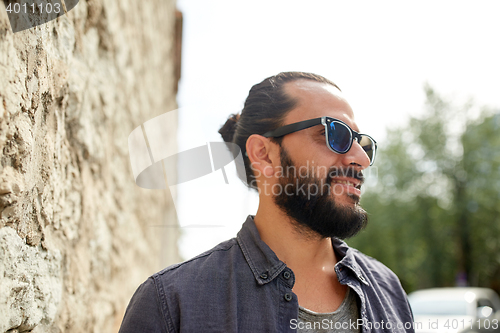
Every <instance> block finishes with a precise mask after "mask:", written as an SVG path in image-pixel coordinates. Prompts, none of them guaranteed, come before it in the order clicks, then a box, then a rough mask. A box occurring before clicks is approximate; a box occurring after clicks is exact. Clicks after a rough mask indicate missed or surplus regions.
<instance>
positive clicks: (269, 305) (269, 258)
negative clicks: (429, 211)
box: [120, 216, 414, 333]
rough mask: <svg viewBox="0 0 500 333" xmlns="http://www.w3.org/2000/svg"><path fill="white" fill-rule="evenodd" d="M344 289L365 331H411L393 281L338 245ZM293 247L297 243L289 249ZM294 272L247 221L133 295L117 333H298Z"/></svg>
mask: <svg viewBox="0 0 500 333" xmlns="http://www.w3.org/2000/svg"><path fill="white" fill-rule="evenodd" d="M332 244H333V246H334V249H335V251H336V252H337V254H338V256H339V258H341V259H340V261H339V262H338V263H337V264H336V266H335V271H336V273H337V277H338V279H339V281H340V283H341V284H346V285H348V286H349V287H350V288H351V289H352V290H353V291H354V292H356V294H357V296H358V298H359V300H360V316H361V318H360V319H358V323H359V325H360V326H361V331H362V332H414V330H413V321H412V319H413V318H412V314H411V310H410V306H409V304H408V300H407V298H406V294H405V292H404V290H403V288H402V287H401V285H400V283H399V280H398V278H397V277H396V275H395V274H394V273H393V272H392V271H391V270H389V269H388V268H387V267H386V266H384V265H383V264H381V263H380V262H378V261H377V260H375V259H373V258H370V257H368V256H366V255H364V254H362V253H360V252H359V251H357V250H355V249H352V248H350V247H348V246H347V245H346V244H345V243H344V242H342V241H341V240H338V239H333V240H332ZM292 245H293V244H292ZM294 283H295V277H294V274H293V272H292V270H291V269H290V268H288V267H287V266H286V264H285V263H284V262H282V261H281V260H279V259H278V257H277V256H276V254H275V253H274V252H273V251H272V250H271V249H270V248H269V247H268V246H267V244H265V243H264V242H263V241H262V240H261V239H260V236H259V233H258V231H257V228H256V226H255V223H254V221H253V217H252V216H249V217H248V219H247V220H246V222H245V223H244V224H243V226H242V228H241V230H240V232H239V233H238V235H237V237H236V238H233V239H230V240H228V241H226V242H223V243H221V244H219V245H217V246H216V247H214V248H213V249H211V250H209V251H207V252H205V253H203V254H201V255H199V256H197V257H195V258H193V259H190V260H188V261H185V262H183V263H179V264H176V265H173V266H170V267H167V268H165V269H164V270H162V271H160V272H158V273H156V274H154V275H153V276H151V277H150V278H149V279H148V280H146V282H144V283H143V284H142V285H141V286H140V287H139V288H138V289H137V291H136V292H135V294H134V296H133V297H132V299H131V301H130V304H129V306H128V308H127V311H126V313H125V317H124V318H123V322H122V326H121V328H120V333H137V332H148V333H153V332H158V333H159V332H224V333H228V332H252V333H254V332H295V331H296V329H295V328H294V326H293V323H294V321H295V322H296V320H297V317H298V312H299V304H298V301H297V296H296V295H295V294H294V293H293V291H292V288H293V285H294Z"/></svg>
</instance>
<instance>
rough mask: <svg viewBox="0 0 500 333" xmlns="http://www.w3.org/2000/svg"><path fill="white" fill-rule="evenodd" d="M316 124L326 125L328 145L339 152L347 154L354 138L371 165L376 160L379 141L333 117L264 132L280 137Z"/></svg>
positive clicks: (271, 136)
mask: <svg viewBox="0 0 500 333" xmlns="http://www.w3.org/2000/svg"><path fill="white" fill-rule="evenodd" d="M316 125H323V126H325V137H326V145H327V146H328V147H329V148H330V150H332V151H334V152H335V153H337V154H345V153H347V152H348V151H349V149H351V147H352V143H353V141H354V140H356V142H358V143H359V144H360V145H361V147H362V148H363V150H364V151H365V152H366V155H368V157H369V158H370V165H372V164H373V162H374V161H375V152H376V151H377V142H376V141H375V140H374V139H373V138H372V137H371V136H369V135H367V134H359V133H358V132H356V131H353V130H352V129H351V128H350V127H349V126H348V125H347V124H346V123H344V122H343V121H341V120H338V119H335V118H331V117H321V118H314V119H309V120H304V121H300V122H298V123H293V124H289V125H285V126H282V127H279V128H277V129H275V130H274V131H270V132H267V133H264V135H263V136H264V137H266V138H279V137H282V136H285V135H287V134H290V133H293V132H297V131H300V130H303V129H306V128H309V127H313V126H316Z"/></svg>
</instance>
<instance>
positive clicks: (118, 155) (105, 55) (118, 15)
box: [0, 0, 179, 333]
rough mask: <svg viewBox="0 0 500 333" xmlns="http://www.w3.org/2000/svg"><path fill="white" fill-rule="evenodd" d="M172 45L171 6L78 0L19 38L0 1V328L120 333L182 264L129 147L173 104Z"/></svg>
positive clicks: (159, 197)
mask: <svg viewBox="0 0 500 333" xmlns="http://www.w3.org/2000/svg"><path fill="white" fill-rule="evenodd" d="M175 35H176V34H175V1H174V0H149V1H136V0H107V1H104V0H80V2H79V3H78V5H77V6H76V7H75V8H74V9H73V10H71V11H70V12H68V14H67V15H64V16H62V17H59V18H58V19H56V20H54V21H51V22H49V23H47V24H44V25H41V26H38V27H35V28H32V29H29V30H25V31H22V32H18V33H15V34H14V33H12V31H11V29H10V25H9V21H8V18H7V14H6V11H5V8H4V3H3V2H0V162H1V164H0V332H5V331H8V332H26V331H31V332H72V333H77V332H116V331H117V330H118V327H119V325H120V323H121V319H122V316H123V313H124V311H125V307H126V305H127V304H128V301H129V300H130V297H131V296H132V294H133V292H134V291H135V289H136V288H137V286H138V285H139V284H140V283H141V282H143V281H144V280H145V279H146V278H147V276H149V275H150V274H152V273H154V272H155V271H157V270H159V269H161V268H162V267H163V266H165V265H167V264H170V263H173V262H176V261H178V260H179V257H178V254H177V250H176V249H177V244H176V242H177V236H178V235H177V233H178V229H176V228H171V227H170V228H166V227H161V225H162V224H170V225H171V224H172V221H174V223H175V212H174V209H173V203H172V201H171V198H170V194H169V193H168V192H166V191H161V190H156V191H153V190H144V189H141V188H139V187H137V186H136V185H135V183H134V180H133V176H132V172H131V167H130V162H129V155H128V146H127V145H128V144H127V138H128V135H129V133H130V132H131V131H132V130H133V129H134V128H135V127H137V126H139V125H141V124H142V123H143V122H145V121H147V120H148V119H151V118H153V117H155V116H157V115H160V114H162V113H164V112H167V111H169V110H173V109H175V108H176V100H175V94H176V84H177V77H176V76H177V75H176V73H177V69H176V66H175V64H176V63H178V59H175V54H176V52H175V50H176V42H178V41H176V40H175ZM177 44H178V43H177ZM166 130H168V131H169V132H170V133H171V138H172V142H174V141H175V135H176V124H172V126H171V128H168V129H166ZM172 142H171V143H172ZM171 143H170V144H171Z"/></svg>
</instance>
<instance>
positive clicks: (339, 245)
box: [332, 238, 368, 285]
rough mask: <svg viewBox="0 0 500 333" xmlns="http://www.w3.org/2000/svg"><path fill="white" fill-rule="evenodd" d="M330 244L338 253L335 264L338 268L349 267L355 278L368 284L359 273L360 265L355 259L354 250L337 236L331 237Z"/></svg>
mask: <svg viewBox="0 0 500 333" xmlns="http://www.w3.org/2000/svg"><path fill="white" fill-rule="evenodd" d="M332 245H333V248H334V249H335V252H336V253H338V254H339V261H338V262H337V264H336V265H335V266H336V267H338V268H339V269H340V270H342V269H343V267H345V268H347V269H349V270H350V271H351V272H353V273H354V275H355V276H356V278H357V279H358V280H359V281H361V282H362V283H364V284H365V285H368V282H367V280H366V279H365V277H364V275H363V274H362V273H361V271H362V270H361V267H360V266H359V264H358V263H357V261H356V256H355V254H356V250H355V249H352V248H350V247H349V246H348V245H347V244H346V243H345V242H344V241H342V240H340V239H338V238H332Z"/></svg>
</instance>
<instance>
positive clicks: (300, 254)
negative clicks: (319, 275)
mask: <svg viewBox="0 0 500 333" xmlns="http://www.w3.org/2000/svg"><path fill="white" fill-rule="evenodd" d="M254 220H255V225H256V226H257V230H258V231H259V235H260V238H261V239H262V240H263V241H264V242H265V243H266V244H267V245H268V246H269V247H270V248H271V250H273V251H274V253H275V254H276V255H277V256H278V258H279V259H280V260H281V261H283V262H284V263H286V264H287V266H288V267H290V268H291V269H292V270H294V271H299V270H330V269H333V266H334V265H335V264H336V263H337V258H336V256H335V251H334V249H333V246H332V242H331V239H330V238H323V237H321V236H319V235H317V234H313V233H312V232H311V231H306V230H301V229H300V228H301V227H299V226H298V225H297V223H296V222H295V221H292V220H291V218H290V217H289V216H287V215H286V214H285V213H283V212H282V211H281V210H278V211H276V210H268V211H263V210H261V209H260V207H259V211H258V212H257V214H256V215H255V219H254ZM303 228H305V227H303Z"/></svg>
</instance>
